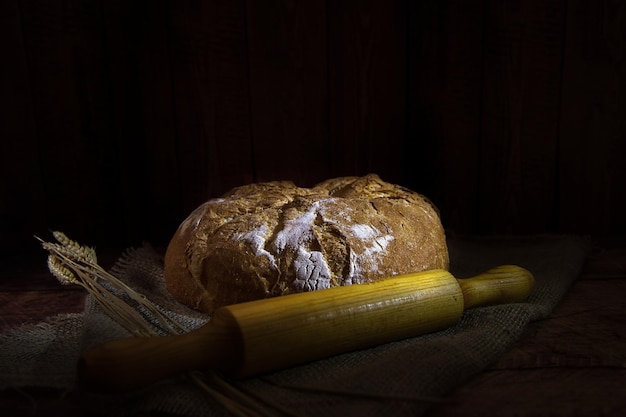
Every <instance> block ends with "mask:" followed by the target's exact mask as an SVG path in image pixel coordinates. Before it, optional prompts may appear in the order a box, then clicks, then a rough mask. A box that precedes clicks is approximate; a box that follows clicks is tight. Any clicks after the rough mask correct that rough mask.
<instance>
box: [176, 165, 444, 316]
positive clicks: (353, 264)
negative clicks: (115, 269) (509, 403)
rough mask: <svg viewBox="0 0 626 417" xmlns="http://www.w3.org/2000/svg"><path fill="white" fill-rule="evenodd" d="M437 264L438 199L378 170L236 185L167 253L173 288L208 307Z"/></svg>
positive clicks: (195, 218)
mask: <svg viewBox="0 0 626 417" xmlns="http://www.w3.org/2000/svg"><path fill="white" fill-rule="evenodd" d="M437 268H441V269H448V250H447V246H446V239H445V234H444V229H443V227H442V225H441V221H440V218H439V213H438V211H437V209H436V208H435V206H434V205H433V204H432V203H431V202H430V201H429V200H428V199H427V198H426V197H424V196H422V195H420V194H418V193H416V192H413V191H411V190H408V189H406V188H404V187H401V186H398V185H394V184H390V183H387V182H384V181H382V180H381V179H380V178H379V177H378V176H377V175H375V174H370V175H367V176H364V177H341V178H335V179H330V180H327V181H324V182H322V183H320V184H318V185H316V186H315V187H313V188H301V187H297V186H295V185H294V184H293V183H291V182H287V181H276V182H267V183H258V184H251V185H246V186H242V187H238V188H235V189H233V190H231V191H230V192H228V193H226V194H225V195H223V196H222V197H221V198H215V199H211V200H209V201H207V202H206V203H204V204H202V205H201V206H200V207H198V208H197V209H196V210H194V211H193V212H192V213H191V214H190V215H189V217H188V218H187V219H186V220H185V221H183V222H182V224H181V225H180V227H179V228H178V230H177V231H176V233H175V234H174V236H173V238H172V239H171V241H170V243H169V245H168V248H167V252H166V255H165V281H166V286H167V289H168V291H169V292H170V293H171V294H172V295H173V296H174V297H175V298H176V299H177V300H178V301H179V302H181V303H183V304H185V305H187V306H189V307H192V308H194V309H197V310H200V311H203V312H206V313H212V312H213V311H214V310H215V309H217V308H219V307H221V306H224V305H228V304H233V303H238V302H243V301H250V300H255V299H261V298H267V297H274V296H279V295H283V294H290V293H296V292H303V291H314V290H320V289H325V288H331V287H336V286H339V285H350V284H359V283H366V282H372V281H377V280H381V279H384V278H387V277H390V276H394V275H398V274H405V273H410V272H418V271H422V270H427V269H437Z"/></svg>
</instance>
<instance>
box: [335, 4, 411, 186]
mask: <svg viewBox="0 0 626 417" xmlns="http://www.w3.org/2000/svg"><path fill="white" fill-rule="evenodd" d="M328 36H329V38H328V47H329V50H328V57H329V58H328V59H329V69H328V71H329V97H328V99H329V112H330V114H329V134H330V150H331V152H330V154H329V155H328V157H329V158H330V160H331V163H332V174H333V176H340V175H363V174H367V173H369V172H375V173H378V174H379V175H380V176H381V178H382V179H383V180H386V181H389V182H395V183H404V182H405V179H406V178H405V175H406V173H407V170H410V169H411V168H410V166H413V165H414V164H415V163H416V162H414V160H413V158H410V157H409V154H408V150H409V149H408V144H407V141H406V128H407V113H406V103H407V92H406V91H407V57H406V56H407V54H406V48H407V41H406V36H407V5H406V3H405V2H403V1H393V2H389V1H376V0H375V1H342V2H329V3H328ZM407 165H408V166H407Z"/></svg>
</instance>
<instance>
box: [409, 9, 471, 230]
mask: <svg viewBox="0 0 626 417" xmlns="http://www.w3.org/2000/svg"><path fill="white" fill-rule="evenodd" d="M482 14H483V8H482V4H481V2H466V1H446V2H437V1H428V2H410V18H409V19H410V20H409V31H410V32H409V42H410V43H409V48H408V53H409V65H410V66H409V78H410V82H409V88H410V89H409V125H408V126H409V128H408V129H409V131H408V132H409V139H408V140H409V141H410V143H412V144H413V146H414V148H415V149H416V152H415V153H411V154H408V155H407V156H408V158H407V159H406V161H407V162H406V167H407V168H409V174H408V175H407V177H408V181H409V182H408V184H409V186H410V187H411V188H413V189H415V190H416V191H419V192H422V193H423V194H426V195H427V196H428V197H429V198H431V199H432V200H433V202H434V203H435V204H436V205H437V206H438V207H439V209H440V211H441V216H442V222H443V224H444V225H445V227H446V229H447V230H448V231H450V232H457V233H475V232H476V226H477V224H476V222H477V219H476V217H477V215H478V213H477V211H476V209H477V204H478V201H477V191H478V174H477V173H478V168H479V167H478V149H479V142H480V133H481V132H480V127H481V126H480V116H481V113H480V111H481V109H480V108H481V90H480V89H481V77H482V65H483V64H482V36H483V33H482Z"/></svg>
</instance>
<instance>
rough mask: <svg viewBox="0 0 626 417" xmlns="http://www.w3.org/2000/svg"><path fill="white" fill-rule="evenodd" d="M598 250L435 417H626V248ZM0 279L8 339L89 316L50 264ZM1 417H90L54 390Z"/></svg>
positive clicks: (15, 262)
mask: <svg viewBox="0 0 626 417" xmlns="http://www.w3.org/2000/svg"><path fill="white" fill-rule="evenodd" d="M594 242H595V245H594V250H593V252H592V253H591V255H590V256H589V258H588V259H587V262H586V264H585V267H584V269H583V271H582V274H581V276H580V277H579V279H578V280H577V281H576V282H575V283H574V285H573V286H572V287H571V288H570V290H569V291H568V292H567V294H566V295H565V297H564V298H563V300H562V301H561V303H560V304H559V305H558V306H557V308H556V309H555V310H554V312H553V313H552V315H551V316H550V317H548V318H547V319H545V320H541V321H536V322H533V323H531V324H530V325H529V327H528V329H527V331H526V334H525V336H524V337H523V338H522V339H521V340H520V341H519V342H518V343H517V344H516V345H515V346H514V347H513V348H512V349H511V350H510V351H509V352H507V353H506V354H505V355H504V356H503V357H502V358H501V359H500V360H499V361H498V362H497V363H495V364H493V365H492V366H490V367H489V368H488V369H485V370H484V371H483V372H481V373H480V374H478V375H477V376H476V377H474V378H473V379H472V380H470V381H469V382H468V383H466V384H464V385H462V386H461V387H460V388H458V389H456V390H455V391H453V392H451V393H450V394H449V395H448V396H447V397H446V398H445V400H444V401H443V402H442V403H440V404H437V405H435V406H434V407H433V409H432V410H431V412H430V413H429V416H432V417H448V416H467V417H470V416H472V417H473V416H476V417H478V416H481V417H484V416H493V417H496V416H522V417H524V416H528V417H530V416H618V415H623V413H624V412H625V411H624V410H626V239H625V238H615V237H613V238H603V239H595V240H594ZM112 253H117V254H119V252H114V251H112ZM111 259H113V258H111ZM106 262H107V261H105V263H106ZM0 277H1V278H0V330H1V331H2V332H4V331H6V330H8V329H10V328H13V327H16V326H19V325H20V324H23V323H37V322H40V321H41V320H42V319H44V318H45V317H47V316H49V315H53V314H56V313H61V312H64V313H71V312H80V311H82V308H83V301H84V296H85V294H84V292H83V291H82V290H81V289H78V288H76V287H72V286H61V285H59V284H58V283H57V281H56V280H55V279H54V278H53V277H52V276H51V275H50V274H49V273H48V271H47V269H46V266H45V255H44V254H40V255H38V256H34V257H33V256H19V255H12V256H11V257H9V259H3V260H2V262H1V267H0ZM0 414H2V415H3V416H78V415H84V414H81V411H80V407H79V401H78V400H77V398H75V395H73V394H69V395H62V394H61V393H59V392H56V391H54V390H47V389H8V390H4V391H0ZM159 416H162V415H161V414H159Z"/></svg>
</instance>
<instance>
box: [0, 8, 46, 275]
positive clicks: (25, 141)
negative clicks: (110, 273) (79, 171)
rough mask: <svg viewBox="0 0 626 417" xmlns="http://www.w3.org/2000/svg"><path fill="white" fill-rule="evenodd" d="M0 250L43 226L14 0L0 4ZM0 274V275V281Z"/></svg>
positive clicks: (29, 243)
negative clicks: (0, 138)
mask: <svg viewBox="0 0 626 417" xmlns="http://www.w3.org/2000/svg"><path fill="white" fill-rule="evenodd" d="M0 27H2V33H3V34H4V35H3V36H0V50H1V51H2V59H3V61H4V63H3V65H2V75H1V76H0V83H1V84H0V85H1V87H0V90H1V91H2V94H1V95H0V126H1V127H2V128H1V129H2V141H1V142H0V251H3V252H4V251H7V250H9V249H14V248H28V247H33V246H34V239H33V237H32V236H33V234H35V233H40V231H41V230H45V229H44V227H45V222H44V217H45V197H44V191H43V179H42V177H41V171H40V166H39V158H38V145H37V131H36V128H35V126H34V123H33V121H34V115H33V101H32V94H31V88H30V80H29V78H28V71H27V69H28V64H27V59H26V51H25V49H24V38H23V33H22V20H21V14H20V10H19V4H18V2H17V1H7V2H2V3H1V5H0ZM1 279H2V277H0V280H1Z"/></svg>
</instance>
